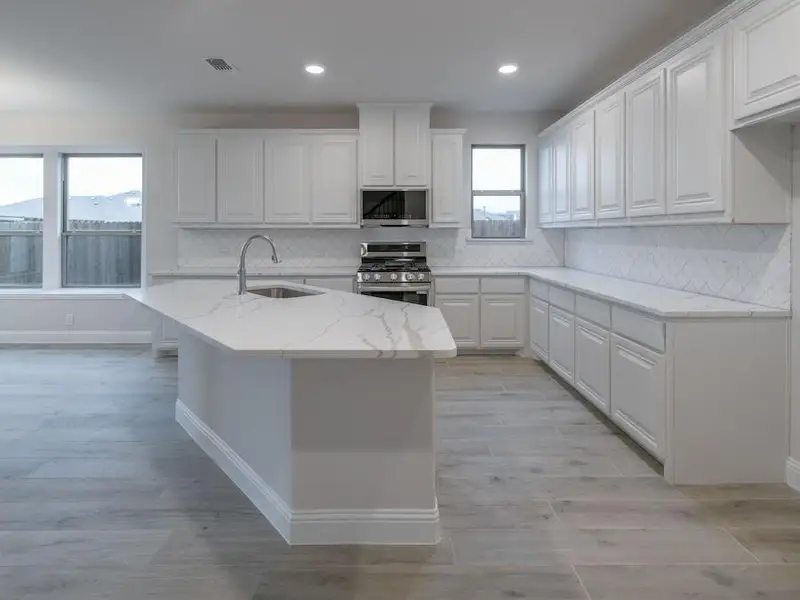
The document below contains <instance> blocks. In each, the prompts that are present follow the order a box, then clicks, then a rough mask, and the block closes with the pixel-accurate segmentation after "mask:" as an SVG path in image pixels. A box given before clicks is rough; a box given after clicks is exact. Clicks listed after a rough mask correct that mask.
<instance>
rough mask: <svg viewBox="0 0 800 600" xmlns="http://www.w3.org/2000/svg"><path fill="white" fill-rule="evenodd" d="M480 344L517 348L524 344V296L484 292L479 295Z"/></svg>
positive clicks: (490, 346) (486, 346) (488, 346)
mask: <svg viewBox="0 0 800 600" xmlns="http://www.w3.org/2000/svg"><path fill="white" fill-rule="evenodd" d="M480 316H481V318H480V321H481V328H480V329H481V346H482V347H484V348H517V347H520V348H521V347H522V346H524V345H525V341H524V339H523V337H524V335H525V296H523V295H522V294H506V295H503V294H484V295H483V296H481V313H480Z"/></svg>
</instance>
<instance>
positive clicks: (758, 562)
mask: <svg viewBox="0 0 800 600" xmlns="http://www.w3.org/2000/svg"><path fill="white" fill-rule="evenodd" d="M721 529H722V530H723V531H724V532H725V533H727V534H728V535H729V536H730V537H731V538H732V539H733V541H734V542H736V543H737V544H739V546H741V547H742V549H743V550H744V551H745V552H747V553H748V554H749V555H750V556H752V557H753V559H754V560H755V561H756V564H766V563H764V562H763V561H762V560H761V559H759V558H758V556H756V554H755V553H754V552H752V551H751V550H750V548H748V547H747V546H745V545H744V544H743V543H742V542H741V540H739V538H737V537H736V536H735V535H733V533H732V532H731V531H730V530H729V528H728V527H721Z"/></svg>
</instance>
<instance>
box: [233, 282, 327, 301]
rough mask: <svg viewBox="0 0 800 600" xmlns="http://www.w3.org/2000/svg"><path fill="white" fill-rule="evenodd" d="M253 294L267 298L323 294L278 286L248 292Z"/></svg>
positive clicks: (251, 289) (252, 289) (253, 289)
mask: <svg viewBox="0 0 800 600" xmlns="http://www.w3.org/2000/svg"><path fill="white" fill-rule="evenodd" d="M247 291H248V292H250V293H251V294H256V295H258V296H264V297H265V298H302V297H303V296H319V295H320V294H321V293H322V292H310V291H306V290H295V289H292V288H287V287H281V286H277V285H273V286H269V287H258V288H250V289H248V290H247Z"/></svg>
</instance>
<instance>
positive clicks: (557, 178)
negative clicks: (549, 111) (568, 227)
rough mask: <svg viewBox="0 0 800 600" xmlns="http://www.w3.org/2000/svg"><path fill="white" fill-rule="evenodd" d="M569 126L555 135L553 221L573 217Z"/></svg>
mask: <svg viewBox="0 0 800 600" xmlns="http://www.w3.org/2000/svg"><path fill="white" fill-rule="evenodd" d="M571 145H572V137H571V135H570V130H569V127H565V128H564V129H563V130H562V131H559V132H557V133H556V134H555V135H554V136H553V221H554V222H556V223H558V222H564V221H569V220H570V218H571V206H572V202H571V200H572V198H571V194H570V176H569V168H570V146H571Z"/></svg>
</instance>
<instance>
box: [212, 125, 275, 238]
mask: <svg viewBox="0 0 800 600" xmlns="http://www.w3.org/2000/svg"><path fill="white" fill-rule="evenodd" d="M217 220H218V221H219V222H220V223H261V222H263V221H264V138H263V137H262V136H260V135H241V136H238V135H231V136H226V137H223V138H219V139H218V140H217Z"/></svg>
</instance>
